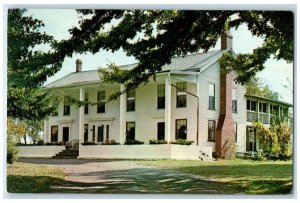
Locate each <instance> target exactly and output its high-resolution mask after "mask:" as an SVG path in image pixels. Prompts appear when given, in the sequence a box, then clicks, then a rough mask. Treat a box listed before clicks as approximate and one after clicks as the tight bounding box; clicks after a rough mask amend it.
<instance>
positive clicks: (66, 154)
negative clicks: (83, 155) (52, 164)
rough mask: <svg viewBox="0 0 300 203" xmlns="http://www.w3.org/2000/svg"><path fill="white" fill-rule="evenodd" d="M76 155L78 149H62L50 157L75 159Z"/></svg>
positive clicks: (77, 154)
mask: <svg viewBox="0 0 300 203" xmlns="http://www.w3.org/2000/svg"><path fill="white" fill-rule="evenodd" d="M78 156H79V150H78V149H64V150H62V151H61V152H59V153H58V154H56V155H55V156H52V159H77V157H78Z"/></svg>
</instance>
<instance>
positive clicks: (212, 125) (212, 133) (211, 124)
mask: <svg viewBox="0 0 300 203" xmlns="http://www.w3.org/2000/svg"><path fill="white" fill-rule="evenodd" d="M215 140H216V121H208V141H215Z"/></svg>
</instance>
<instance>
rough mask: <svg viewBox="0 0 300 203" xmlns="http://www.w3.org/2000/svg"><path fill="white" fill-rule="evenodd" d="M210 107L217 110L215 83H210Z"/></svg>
mask: <svg viewBox="0 0 300 203" xmlns="http://www.w3.org/2000/svg"><path fill="white" fill-rule="evenodd" d="M208 109H210V110H215V85H214V84H209V85H208Z"/></svg>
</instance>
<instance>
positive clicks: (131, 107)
mask: <svg viewBox="0 0 300 203" xmlns="http://www.w3.org/2000/svg"><path fill="white" fill-rule="evenodd" d="M126 109H127V111H135V89H133V90H128V92H127V108H126Z"/></svg>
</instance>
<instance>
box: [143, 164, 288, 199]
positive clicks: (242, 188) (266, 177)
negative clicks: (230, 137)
mask: <svg viewBox="0 0 300 203" xmlns="http://www.w3.org/2000/svg"><path fill="white" fill-rule="evenodd" d="M139 163H140V164H142V165H147V166H153V167H158V168H161V169H169V170H175V171H177V172H182V173H187V174H192V175H196V176H198V177H200V178H202V179H206V180H212V181H214V182H215V183H216V186H217V185H218V183H219V184H220V185H224V184H226V185H227V187H224V189H225V190H228V191H227V193H228V194H230V193H233V192H234V191H239V193H243V194H291V192H292V168H293V167H292V161H276V162H275V161H263V162H259V161H248V160H234V161H214V162H203V161H179V160H158V161H141V162H139Z"/></svg>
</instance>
